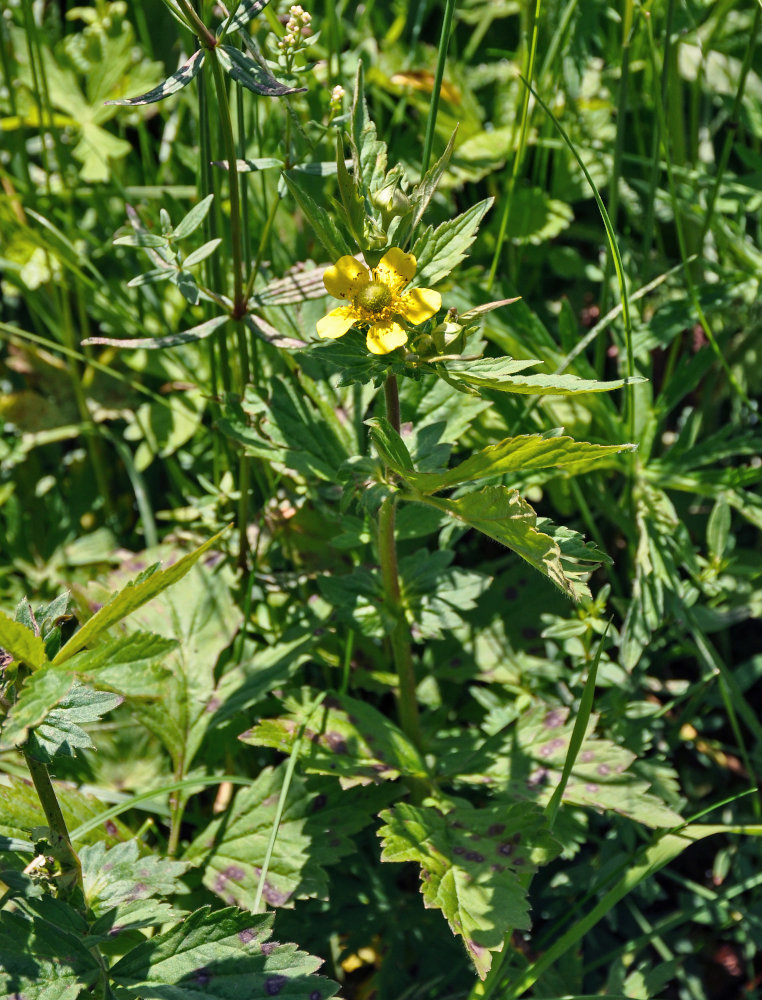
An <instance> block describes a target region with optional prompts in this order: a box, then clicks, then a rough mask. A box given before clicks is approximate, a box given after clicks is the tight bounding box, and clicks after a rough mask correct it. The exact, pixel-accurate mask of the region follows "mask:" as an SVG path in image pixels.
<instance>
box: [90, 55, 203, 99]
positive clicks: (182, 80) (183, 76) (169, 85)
mask: <svg viewBox="0 0 762 1000" xmlns="http://www.w3.org/2000/svg"><path fill="white" fill-rule="evenodd" d="M205 56H206V49H197V50H196V51H195V52H194V53H193V55H192V56H191V57H190V59H188V60H187V62H184V63H183V65H182V66H181V67H180V69H178V70H177V72H176V73H173V74H172V76H170V77H167V79H166V80H164V81H162V83H160V84H159V86H158V87H154V89H153V90H149V91H148V93H147V94H141V95H140V97H122V98H118V99H117V100H113V101H104V104H121V105H126V106H128V107H134V106H135V105H137V104H154V103H155V102H156V101H163V100H164V99H165V98H166V97H169V96H170V95H171V94H176V93H177V91H178V90H182V89H183V87H187V86H188V84H189V83H190V82H191V80H193V79H194V78H195V77H196V76H197V75H198V73H199V70H200V69H201V67H202V66H203V65H204V58H205Z"/></svg>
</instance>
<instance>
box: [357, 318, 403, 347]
mask: <svg viewBox="0 0 762 1000" xmlns="http://www.w3.org/2000/svg"><path fill="white" fill-rule="evenodd" d="M365 342H366V344H367V345H368V350H369V351H370V353H371V354H388V353H389V352H390V351H393V350H394V349H395V348H396V347H402V345H403V344H406V343H407V334H406V333H405V331H404V330H403V329H402V327H401V326H400V325H399V323H395V322H394V321H392V322H391V323H377V324H376V325H375V326H372V327H371V328H370V329H369V330H368V336H367V338H366V341H365Z"/></svg>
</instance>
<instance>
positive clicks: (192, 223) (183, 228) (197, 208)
mask: <svg viewBox="0 0 762 1000" xmlns="http://www.w3.org/2000/svg"><path fill="white" fill-rule="evenodd" d="M213 201H214V195H213V194H208V195H207V196H206V198H202V199H201V201H200V202H198V204H197V205H194V206H193V208H192V209H191V210H190V211H189V212H187V213H186V214H185V215H184V216H183V217H182V219H180V221H179V222H178V223H177V225H176V226H175V228H174V229H173V230H172V239H173V240H184V239H186V238H187V237H188V236H190V235H191V233H195V231H196V230H197V229H198V227H199V226H200V225H201V223H202V222H203V221H204V219H205V218H206V217H207V215H208V214H209V209H210V208H211V207H212V202H213Z"/></svg>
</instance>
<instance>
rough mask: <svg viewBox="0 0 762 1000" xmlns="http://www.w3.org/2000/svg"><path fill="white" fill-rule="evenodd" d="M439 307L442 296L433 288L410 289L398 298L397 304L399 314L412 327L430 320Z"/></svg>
mask: <svg viewBox="0 0 762 1000" xmlns="http://www.w3.org/2000/svg"><path fill="white" fill-rule="evenodd" d="M441 305H442V296H441V295H440V294H439V292H435V291H434V289H433V288H412V289H411V290H410V291H409V292H408V293H407V294H406V295H402V296H400V298H399V300H398V302H397V308H398V310H399V312H401V313H402V315H403V316H404V317H405V319H406V320H407V321H408V323H412V324H413V326H417V325H418V324H419V323H423V322H424V321H425V320H427V319H431V317H432V316H433V315H434V313H437V312H439V309H440V307H441Z"/></svg>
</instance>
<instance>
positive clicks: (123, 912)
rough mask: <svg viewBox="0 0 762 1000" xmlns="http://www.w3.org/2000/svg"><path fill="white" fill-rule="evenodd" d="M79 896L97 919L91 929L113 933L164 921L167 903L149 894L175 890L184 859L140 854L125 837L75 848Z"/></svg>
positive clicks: (168, 909)
mask: <svg viewBox="0 0 762 1000" xmlns="http://www.w3.org/2000/svg"><path fill="white" fill-rule="evenodd" d="M79 858H80V861H81V863H82V881H83V885H84V892H85V901H86V903H87V906H88V909H89V910H90V912H91V913H92V914H93V915H94V916H95V917H96V918H97V920H96V922H95V923H94V925H93V928H92V934H93V935H94V936H98V935H99V934H100V933H105V934H107V935H108V936H110V937H113V936H114V934H115V933H117V932H118V931H122V930H126V929H128V928H139V927H152V926H156V925H158V924H162V923H167V922H168V921H169V920H170V919H172V917H173V915H174V913H173V909H172V907H170V906H168V905H167V904H166V903H164V902H161V900H158V899H156V898H155V897H157V896H159V897H163V896H170V895H172V894H174V893H175V892H176V891H177V888H178V880H179V878H180V876H181V875H183V874H184V872H185V871H186V870H187V868H188V865H187V864H186V863H185V862H184V861H172V860H170V859H169V858H162V857H157V856H156V855H152V854H148V855H144V856H143V857H141V856H140V851H139V849H138V844H137V841H135V840H128V841H126V842H125V843H123V844H116V845H115V846H114V847H110V848H107V846H106V844H104V843H103V842H102V841H100V842H99V843H97V844H93V845H92V846H90V847H83V848H82V849H81V850H80V852H79Z"/></svg>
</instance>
